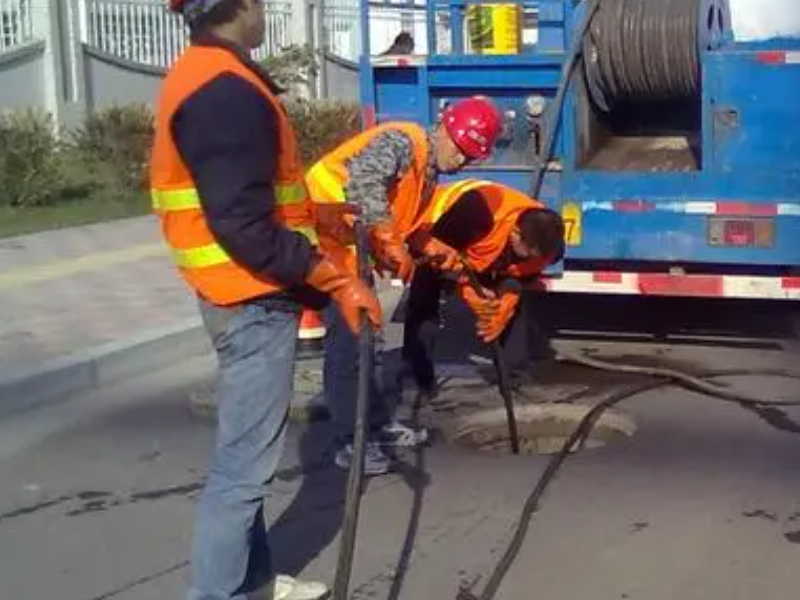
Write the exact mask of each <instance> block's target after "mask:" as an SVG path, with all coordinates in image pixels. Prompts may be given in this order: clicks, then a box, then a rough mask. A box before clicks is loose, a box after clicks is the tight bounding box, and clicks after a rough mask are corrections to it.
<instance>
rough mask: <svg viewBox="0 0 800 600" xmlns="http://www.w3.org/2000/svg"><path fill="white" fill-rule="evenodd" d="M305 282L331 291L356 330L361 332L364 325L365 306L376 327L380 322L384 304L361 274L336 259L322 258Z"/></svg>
mask: <svg viewBox="0 0 800 600" xmlns="http://www.w3.org/2000/svg"><path fill="white" fill-rule="evenodd" d="M306 283H307V284H308V285H310V286H311V287H314V288H316V289H318V290H319V291H321V292H324V293H326V294H328V295H330V297H331V298H332V299H333V301H334V302H336V304H337V305H338V306H339V310H341V311H342V316H343V317H344V320H345V322H346V323H347V326H348V327H350V331H352V332H353V333H355V334H358V332H359V330H360V329H361V311H362V310H365V311H367V317H368V319H369V321H370V323H372V326H373V327H374V328H375V329H378V328H379V327H380V326H381V305H380V303H379V302H378V299H377V298H376V297H375V294H374V293H373V292H372V290H371V289H369V287H367V285H366V284H365V283H364V282H363V281H361V280H360V279H359V278H358V277H356V276H355V275H351V274H350V273H348V272H347V271H346V270H344V269H343V268H342V267H340V266H338V265H337V264H336V263H334V262H333V261H330V260H328V259H327V258H323V259H321V260H320V261H319V262H318V263H317V264H316V265H314V266H313V267H312V268H311V271H310V272H309V274H308V276H307V277H306Z"/></svg>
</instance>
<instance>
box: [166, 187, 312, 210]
mask: <svg viewBox="0 0 800 600" xmlns="http://www.w3.org/2000/svg"><path fill="white" fill-rule="evenodd" d="M274 189H275V203H276V204H277V205H278V206H292V205H295V204H301V205H304V204H305V203H306V190H305V187H304V186H303V184H301V183H290V184H288V185H275V188H274ZM150 197H151V199H152V201H153V210H155V211H157V212H174V211H178V210H193V209H199V208H201V205H200V196H199V195H198V193H197V190H196V189H195V188H184V189H179V190H158V189H153V190H150Z"/></svg>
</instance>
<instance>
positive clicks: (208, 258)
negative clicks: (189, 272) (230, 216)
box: [172, 226, 319, 269]
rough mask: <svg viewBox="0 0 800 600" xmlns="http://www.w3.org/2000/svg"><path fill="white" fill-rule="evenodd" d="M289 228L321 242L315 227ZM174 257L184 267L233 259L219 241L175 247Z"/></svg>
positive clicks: (188, 267) (207, 264)
mask: <svg viewBox="0 0 800 600" xmlns="http://www.w3.org/2000/svg"><path fill="white" fill-rule="evenodd" d="M289 229H291V230H292V231H295V232H297V233H300V234H302V235H304V236H305V237H306V238H308V240H309V241H310V242H311V243H312V244H318V243H319V242H318V241H317V232H316V231H314V228H313V227H306V226H297V227H290V228H289ZM172 258H173V260H174V261H175V264H176V265H178V266H179V267H180V268H182V269H201V268H203V267H213V266H216V265H221V264H222V263H226V262H230V260H231V257H230V255H229V254H228V253H227V252H225V250H224V249H223V248H222V246H220V245H219V244H217V243H211V244H206V245H205V246H198V247H197V248H183V249H178V248H173V249H172Z"/></svg>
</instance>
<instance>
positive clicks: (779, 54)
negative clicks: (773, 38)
mask: <svg viewBox="0 0 800 600" xmlns="http://www.w3.org/2000/svg"><path fill="white" fill-rule="evenodd" d="M756 56H757V57H758V62H760V63H763V64H765V65H782V64H784V63H785V62H786V52H784V51H783V50H768V51H765V52H759V53H758V54H757V55H756Z"/></svg>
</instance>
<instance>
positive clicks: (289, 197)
mask: <svg viewBox="0 0 800 600" xmlns="http://www.w3.org/2000/svg"><path fill="white" fill-rule="evenodd" d="M306 198H308V195H307V194H306V188H305V186H304V185H303V184H302V183H288V184H278V185H276V186H275V202H276V203H277V204H278V206H286V205H287V204H300V203H301V202H303V201H305V200H306Z"/></svg>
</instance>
